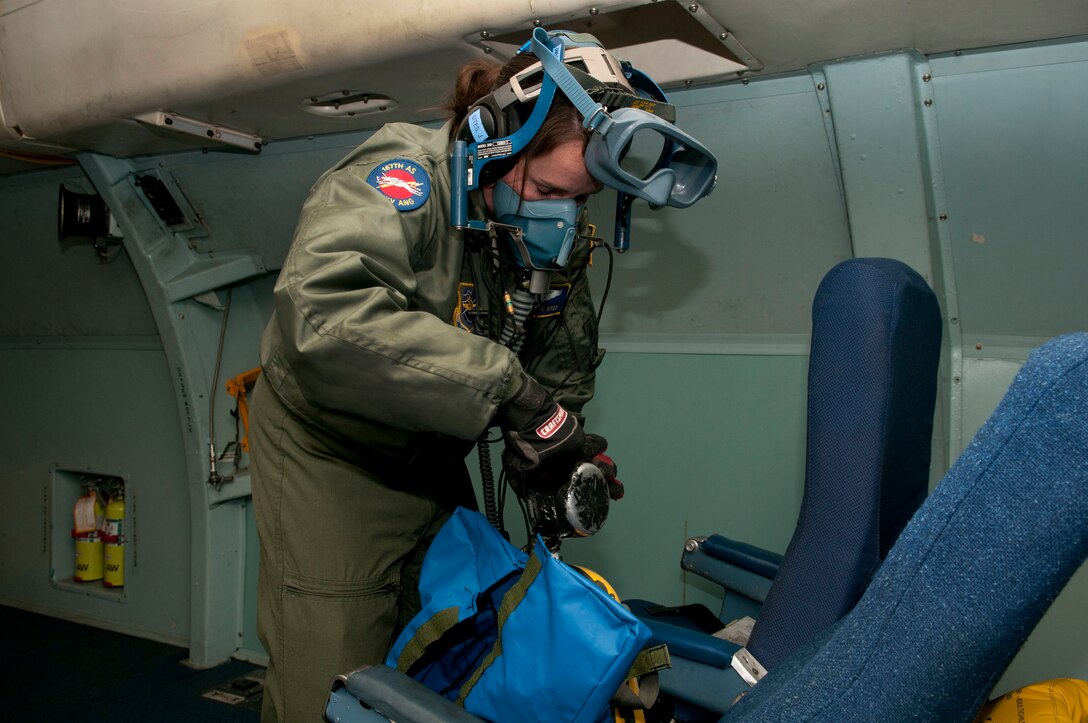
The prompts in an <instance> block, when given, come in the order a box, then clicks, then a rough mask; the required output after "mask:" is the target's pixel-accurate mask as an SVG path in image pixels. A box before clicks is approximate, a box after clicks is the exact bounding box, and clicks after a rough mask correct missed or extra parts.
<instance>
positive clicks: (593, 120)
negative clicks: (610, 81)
mask: <svg viewBox="0 0 1088 723" xmlns="http://www.w3.org/2000/svg"><path fill="white" fill-rule="evenodd" d="M547 41H548V31H547V30H545V29H544V28H541V27H538V28H536V29H534V30H533V38H532V48H533V55H535V56H536V57H537V58H539V59H540V64H541V65H542V66H543V67H544V71H545V72H546V73H547V74H548V77H550V78H551V79H552V80H553V81H555V84H556V85H558V86H559V89H560V90H562V91H563V94H564V95H566V96H567V98H569V99H570V102H571V103H573V104H574V107H575V108H577V109H578V112H579V113H581V114H582V117H583V118H585V121H584V122H583V123H582V125H583V126H585V127H586V128H589V129H590V130H596V131H599V132H601V133H604V132H605V131H606V130H607V129H608V127H609V126H610V125H612V119H611V118H610V117H609V115H608V111H606V110H605V109H604V106H602V105H601V104H600V103H597V102H595V101H594V100H593V99H592V98H590V97H589V93H587V92H586V91H585V89H584V88H583V87H582V86H581V85H580V84H579V83H578V81H577V80H575V79H574V76H573V75H572V74H571V72H570V70H568V69H567V66H566V65H564V64H563V61H562V60H559V59H558V58H556V57H555V56H554V55H553V54H552V52H551V50H550V49H549V48H548V44H547ZM559 42H560V45H562V42H563V41H562V40H559Z"/></svg>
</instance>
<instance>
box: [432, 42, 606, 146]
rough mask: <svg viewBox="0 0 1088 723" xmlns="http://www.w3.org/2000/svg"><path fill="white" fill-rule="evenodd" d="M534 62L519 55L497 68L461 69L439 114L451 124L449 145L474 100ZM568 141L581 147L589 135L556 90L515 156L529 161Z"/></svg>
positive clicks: (476, 63)
mask: <svg viewBox="0 0 1088 723" xmlns="http://www.w3.org/2000/svg"><path fill="white" fill-rule="evenodd" d="M535 62H536V57H535V56H533V55H532V54H530V53H522V54H520V55H515V56H514V57H513V58H511V59H510V60H509V61H507V63H506V65H499V64H498V63H496V62H495V61H492V60H470V61H469V62H467V63H465V64H464V65H463V66H461V70H460V71H459V72H458V75H457V83H456V84H455V85H454V88H453V92H452V93H451V94H450V95H449V97H448V98H447V99H446V102H445V103H444V104H443V106H442V108H443V110H445V111H446V112H447V113H449V114H450V116H452V118H453V124H452V125H451V126H450V141H453V140H454V139H456V137H457V131H458V129H459V128H460V127H461V123H462V122H464V120H465V117H466V116H467V115H468V112H469V110H470V109H471V108H472V106H473V105H475V104H476V102H477V101H478V100H480V99H481V98H483V97H484V96H486V95H487V94H488V93H490V92H491V91H493V90H495V89H496V88H500V87H502V86H503V85H505V84H506V83H509V82H510V78H512V77H513V76H514V75H515V74H516V73H518V72H520V71H522V70H524V69H525V68H528V67H529V66H530V65H532V64H533V63H535ZM530 108H531V106H530ZM526 117H528V110H526V111H525V114H524V115H523V116H522V118H526ZM572 139H580V140H581V141H582V143H583V144H584V143H585V142H586V141H588V140H589V131H587V130H586V129H584V128H583V127H582V114H581V113H579V112H578V110H577V109H576V108H575V107H574V105H573V104H571V102H570V101H569V100H568V99H567V97H566V96H565V95H563V92H562V91H560V90H557V91H556V93H555V98H554V99H553V100H552V107H551V109H550V110H549V111H548V117H547V118H545V120H544V124H543V125H541V127H540V130H539V131H537V133H536V135H535V136H533V138H532V140H531V141H529V145H528V146H526V147H525V150H523V151H522V152H521V153H520V154H518V155H520V156H521V157H523V158H526V159H532V158H535V157H537V156H539V155H543V154H545V153H547V152H549V151H551V150H552V149H554V148H555V147H556V146H558V145H560V144H561V143H565V142H567V141H569V140H572Z"/></svg>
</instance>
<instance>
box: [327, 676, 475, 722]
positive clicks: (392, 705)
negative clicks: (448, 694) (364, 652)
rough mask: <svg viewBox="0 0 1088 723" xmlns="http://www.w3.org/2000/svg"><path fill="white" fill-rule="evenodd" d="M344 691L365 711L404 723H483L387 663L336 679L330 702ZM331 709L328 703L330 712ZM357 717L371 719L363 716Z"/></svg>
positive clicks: (362, 719) (363, 719)
mask: <svg viewBox="0 0 1088 723" xmlns="http://www.w3.org/2000/svg"><path fill="white" fill-rule="evenodd" d="M344 691H347V692H348V693H350V694H351V695H352V696H354V697H355V698H356V699H357V700H359V701H360V702H361V703H362V705H363V707H364V710H365V709H366V708H369V709H372V711H376V712H378V713H380V714H381V715H383V716H385V717H386V718H388V719H390V720H395V721H399V722H400V723H481V721H480V719H479V718H477V717H476V716H474V715H472V714H471V713H469V712H468V711H466V710H465V709H464V708H461V707H460V706H457V705H454V704H453V703H452V702H450V701H448V700H446V699H445V698H443V697H442V696H440V695H438V694H437V693H435V692H434V691H432V690H431V689H430V688H428V687H426V686H425V685H423V684H422V683H420V682H419V681H417V680H415V679H413V678H410V677H408V676H407V675H405V674H404V673H402V672H400V671H399V670H394V669H392V668H389V667H387V666H385V665H368V666H364V667H362V668H359V669H358V670H356V671H354V672H352V673H349V674H348V675H347V676H338V677H337V678H336V679H335V680H333V683H332V690H331V692H330V696H329V703H330V704H331V703H332V702H333V693H339V694H340V696H339V697H340V698H341V699H342V697H343V696H342V694H343V692H344ZM341 702H342V701H341ZM328 710H329V707H328V705H327V706H326V715H328ZM372 711H365V712H366V713H371V712H372ZM343 720H346V719H343ZM356 720H361V721H366V720H370V719H369V718H366V717H361V716H360V717H359V718H356Z"/></svg>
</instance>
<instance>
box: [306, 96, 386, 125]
mask: <svg viewBox="0 0 1088 723" xmlns="http://www.w3.org/2000/svg"><path fill="white" fill-rule="evenodd" d="M397 105H398V103H397V101H396V99H394V98H390V97H389V96H388V95H382V94H380V93H367V92H366V91H362V90H338V91H336V92H334V93H325V94H324V95H314V96H310V97H309V98H306V99H305V100H303V101H302V102H301V103H299V107H301V108H302V110H304V111H306V112H307V113H313V114H314V115H320V116H325V117H328V118H351V117H354V116H360V115H369V114H372V113H385V112H386V111H391V110H393V109H394V108H396V107H397Z"/></svg>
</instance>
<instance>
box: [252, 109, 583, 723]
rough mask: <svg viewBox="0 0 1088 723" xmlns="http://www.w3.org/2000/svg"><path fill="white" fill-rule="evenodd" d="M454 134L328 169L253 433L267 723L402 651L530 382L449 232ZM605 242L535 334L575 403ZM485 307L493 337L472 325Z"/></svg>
mask: <svg viewBox="0 0 1088 723" xmlns="http://www.w3.org/2000/svg"><path fill="white" fill-rule="evenodd" d="M448 134H449V128H448V126H447V127H443V128H441V129H426V128H422V127H418V126H412V125H406V124H390V125H388V126H386V127H384V128H382V129H381V130H380V131H378V132H377V133H375V134H374V136H373V137H372V138H370V139H369V140H368V141H366V142H365V143H364V144H363V145H361V146H360V147H359V148H357V149H356V150H355V151H353V152H352V153H351V154H350V155H348V156H347V157H346V158H345V159H343V160H342V161H341V162H340V163H339V164H337V165H336V166H335V167H333V168H332V169H330V170H329V171H328V172H326V173H325V174H324V175H323V176H322V177H321V178H320V179H319V180H318V181H317V183H316V184H315V185H314V187H313V189H312V191H311V194H310V196H309V198H308V199H307V201H306V203H305V204H304V206H303V208H302V212H301V215H300V218H299V223H298V227H297V229H296V232H295V238H294V241H293V242H292V245H291V249H290V251H289V253H288V255H287V258H286V259H285V261H284V264H283V268H282V270H281V272H280V276H279V280H278V281H277V283H276V287H275V310H274V313H273V317H272V319H271V320H270V322H269V324H268V327H267V328H266V330H265V333H264V336H263V338H262V342H261V366H262V369H263V373H262V374H261V377H260V379H259V380H258V383H257V385H256V388H255V390H254V392H253V400H252V413H251V430H250V435H251V437H250V438H251V441H252V449H253V455H252V457H253V460H252V480H253V501H254V505H255V511H256V519H257V529H258V534H259V537H260V574H259V584H258V634H259V636H260V639H261V642H262V643H263V644H264V646H265V648H266V650H267V651H268V653H269V656H270V664H269V669H268V673H267V680H266V692H265V702H264V711H263V714H264V715H263V717H264V719H266V720H288V721H298V720H318V719H319V718H318V716H319V715H320V714H321V712H322V708H323V704H324V700H325V695H326V693H327V690H328V685H329V682H330V681H331V679H332V677H333V676H334V675H335V674H338V673H343V672H346V671H349V670H351V669H353V668H355V667H357V666H359V665H361V664H364V663H379V662H381V661H382V660H383V659H384V657H385V654H386V651H387V649H388V647H389V645H390V644H391V643H392V640H393V638H394V636H395V634H396V633H397V632H398V630H399V628H400V627H401V626H402V625H403V624H404V623H406V622H407V621H408V620H409V619H410V618H411V616H412V615H414V614H415V612H417V611H418V609H419V599H418V590H417V588H418V578H419V571H420V566H421V564H422V559H423V554H424V553H425V551H426V548H427V545H428V544H429V543H430V540H431V539H432V538H433V536H434V535H435V534H436V532H437V531H438V528H439V527H440V526H441V525H442V523H443V522H445V520H446V518H447V517H448V516H449V515H450V514H451V513H452V510H453V509H454V507H455V506H457V505H465V506H470V507H474V506H475V496H474V493H473V491H472V486H471V482H470V478H469V476H468V472H467V469H466V465H465V462H464V458H465V456H466V454H467V453H468V452H469V451H470V449H471V447H472V444H473V441H474V440H476V439H478V438H479V437H480V435H481V434H482V433H483V432H485V431H486V429H487V427H488V425H489V423H490V421H491V419H492V417H493V416H494V414H495V411H496V409H497V408H498V406H499V405H500V404H501V403H502V402H504V401H506V400H507V399H508V398H509V397H510V396H512V395H513V393H514V392H515V391H516V387H517V384H518V382H519V378H520V373H521V371H522V368H523V364H522V361H521V360H519V358H518V356H517V355H515V354H514V353H513V352H512V351H511V350H510V349H508V348H506V347H504V346H502V345H500V344H498V343H496V342H495V341H492V340H491V338H488V336H491V337H492V338H497V333H498V330H499V325H501V323H502V318H503V317H502V314H501V308H496V307H497V306H499V305H497V304H495V303H493V302H492V303H490V304H489V303H488V302H487V300H486V299H485V298H484V296H485V295H484V294H483V293H479V292H480V291H482V290H481V289H477V288H476V287H475V286H474V285H472V282H477V283H480V282H482V281H483V279H484V277H485V276H486V277H487V278H488V279H490V281H489V282H488V283H490V284H491V285H492V287H493V286H494V284H495V283H496V281H497V282H498V283H500V284H501V283H502V280H503V276H502V275H501V273H499V272H496V271H495V270H494V265H493V264H492V263H491V258H490V257H489V256H487V254H486V252H485V253H483V254H481V255H477V254H475V253H466V251H465V244H466V240H465V238H464V234H462V233H461V232H459V231H456V230H454V229H452V228H451V227H450V221H449V212H450V208H449V207H450V171H449V141H448V137H449V136H448ZM391 161H396V162H397V163H401V164H404V166H403V167H406V168H408V170H409V172H410V174H411V173H414V174H415V175H409V176H405V177H404V178H408V179H414V180H415V181H416V182H417V183H416V186H415V187H416V190H415V191H414V193H415V194H416V195H415V199H414V200H411V201H409V202H408V203H409V204H412V205H413V207H412V208H411V210H398V208H402V207H403V206H399V207H398V206H397V205H396V199H393V200H391V198H390V197H389V196H388V195H387V194H384V193H383V192H382V191H381V190H380V189H379V187H378V186H379V185H380V184H378V183H377V182H376V181H375V178H377V175H376V174H380V173H381V172H382V170H383V169H386V168H392V166H390V165H389V163H390V162H391ZM402 175H403V174H402ZM420 181H423V182H422V183H419V182H420ZM426 181H429V195H427V194H426V193H425V192H426V190H427V188H426V187H427V185H428V184H427V183H426ZM424 195H426V198H425V199H424V200H423V201H422V202H421V203H420V202H419V198H420V197H421V196H424ZM472 195H473V197H474V198H473V199H472V208H471V210H470V213H471V215H472V216H473V217H474V218H483V214H484V208H483V204H482V199H481V198H479V195H480V194H479V193H474V194H472ZM588 254H589V248H588V243H587V242H585V241H584V240H583V241H579V245H578V248H577V249H576V251H575V253H574V254H573V255H572V259H571V262H570V264H569V265H568V267H567V268H568V270H567V271H565V272H562V273H555V274H553V275H552V285H553V288H556V287H558V288H559V289H560V291H561V292H562V293H558V297H559V298H563V299H565V300H566V303H565V308H564V309H563V310H562V314H561V315H559V314H556V313H551V312H554V311H555V309H548V311H549V314H550V315H543V314H542V316H546V318H539V319H530V323H529V324H528V325H527V330H526V341H525V344H524V346H523V355H524V354H525V350H528V349H532V350H533V353H532V359H531V360H530V359H529V358H528V356H526V359H525V368H526V369H527V371H528V372H529V373H531V374H532V375H533V376H534V377H535V378H537V379H538V380H539V381H540V382H541V383H542V384H544V385H545V386H547V387H549V388H555V387H556V386H557V385H561V386H560V387H559V388H558V389H556V392H555V396H556V399H557V400H558V401H560V402H561V403H562V404H563V405H564V406H565V407H567V408H568V409H569V410H571V411H573V412H579V411H580V410H581V408H582V405H583V404H584V403H585V402H586V401H588V400H589V399H590V397H592V394H593V383H594V376H595V369H596V367H597V365H598V364H599V363H600V359H601V356H602V354H603V352H602V351H601V350H599V349H598V348H597V321H596V316H595V313H594V309H593V306H592V302H591V298H590V293H589V285H588V281H587V279H586V277H585V273H584V271H585V269H584V267H585V264H586V262H587V260H588ZM481 259H482V260H481ZM496 274H499V275H498V276H497V277H496ZM564 285H565V286H564ZM473 291H476V292H477V296H479V297H480V298H475V297H474V296H473V293H472V292H473ZM466 299H468V301H467V302H466ZM470 315H472V318H473V319H476V320H478V321H479V325H481V326H483V327H484V330H483V333H481V334H473V333H471V332H469V331H466V330H465V329H463V328H459V327H458V325H455V321H457V322H460V324H461V325H466V324H465V322H466V320H467V319H469V316H470ZM557 320H558V324H560V325H557ZM575 367H577V368H575ZM572 369H573V370H574V371H573V373H571V371H572ZM568 374H569V378H568Z"/></svg>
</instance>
